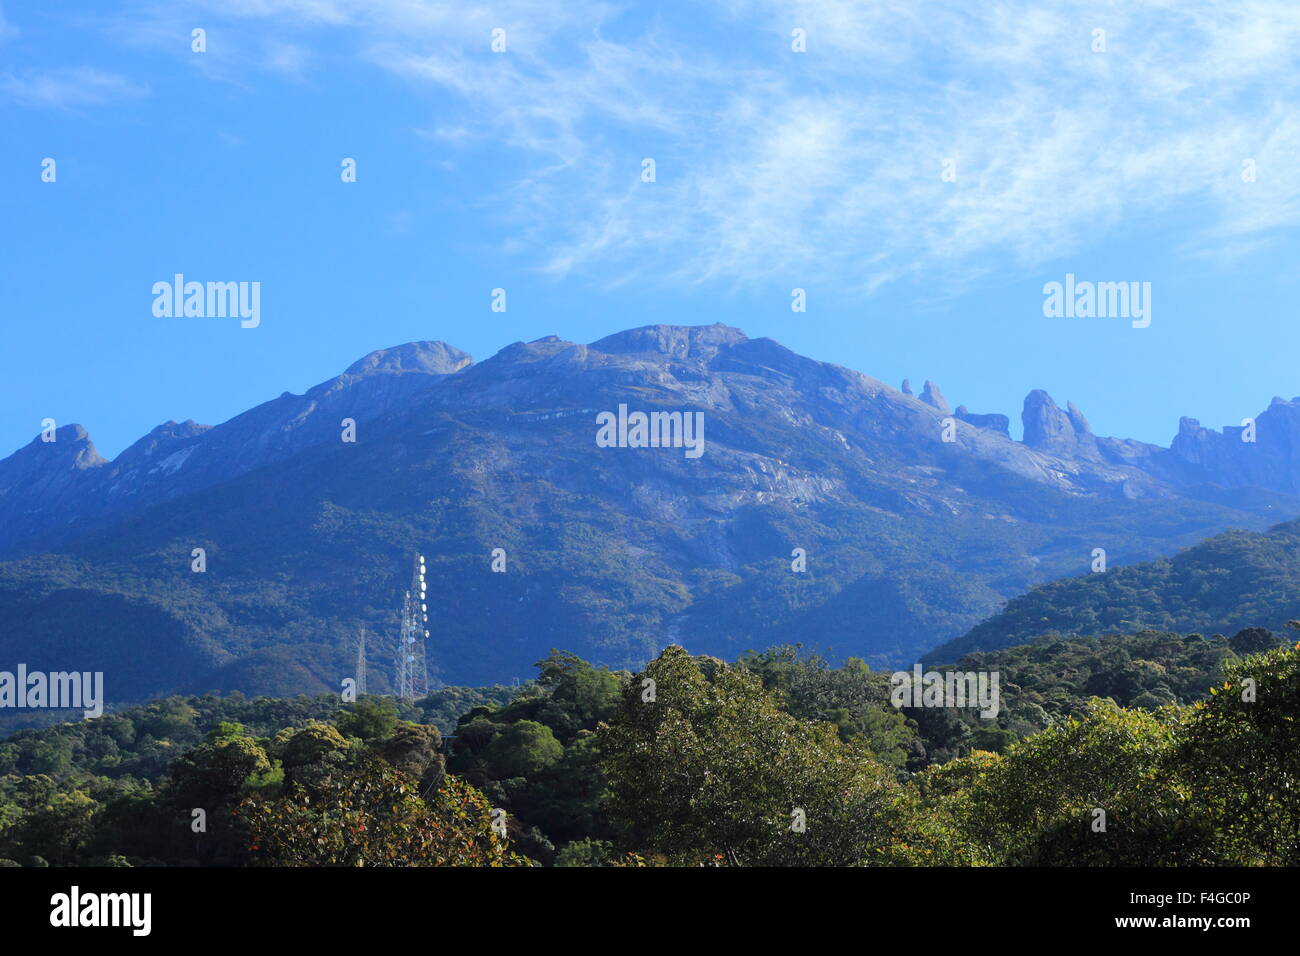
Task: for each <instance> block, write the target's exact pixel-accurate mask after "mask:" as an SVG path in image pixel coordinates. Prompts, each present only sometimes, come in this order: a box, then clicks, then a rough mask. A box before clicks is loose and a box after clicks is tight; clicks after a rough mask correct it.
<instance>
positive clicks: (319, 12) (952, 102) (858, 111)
mask: <svg viewBox="0 0 1300 956" xmlns="http://www.w3.org/2000/svg"><path fill="white" fill-rule="evenodd" d="M199 6H200V7H202V6H203V5H199ZM210 9H211V11H212V14H213V15H214V16H215V15H218V11H219V12H220V15H221V16H224V17H233V18H234V20H233V22H239V21H243V20H250V19H255V20H256V21H257V24H258V26H257V29H258V31H260V32H264V33H267V34H268V35H271V36H276V37H277V38H278V42H283V43H285V44H291V45H292V48H294V49H300V48H301V49H305V48H307V47H308V46H309V44H310V43H311V42H312V39H313V38H316V37H318V36H319V35H320V34H321V31H322V30H326V31H328V30H334V31H337V32H339V33H341V34H342V35H343V36H345V37H347V38H348V42H349V43H350V45H351V48H352V49H353V50H354V51H355V53H356V55H358V56H361V57H363V58H365V59H367V60H369V61H370V62H372V63H374V64H375V65H376V66H377V67H379V68H381V69H383V70H386V71H389V72H391V73H392V74H394V75H396V76H399V77H402V78H404V79H405V80H406V81H408V82H410V83H412V84H414V85H416V86H417V87H418V86H425V87H428V88H429V89H431V90H437V91H438V92H439V93H440V94H442V95H443V96H446V95H448V94H449V95H450V96H451V97H452V98H453V99H454V101H455V102H457V103H459V107H458V110H457V111H453V113H452V114H451V115H441V114H440V115H439V118H438V123H437V126H436V129H437V130H438V131H439V132H438V133H437V134H436V135H437V136H439V137H440V138H441V139H442V140H443V141H444V142H445V143H446V144H447V148H449V149H456V148H474V147H476V146H480V147H481V146H482V145H483V144H485V143H486V144H489V145H491V146H493V147H500V148H508V149H510V150H512V151H515V152H516V153H517V154H518V155H519V156H520V157H521V158H522V159H523V160H524V162H523V163H522V164H521V165H522V167H523V172H521V173H519V175H518V176H517V178H516V179H514V180H512V181H510V182H501V183H496V184H493V185H494V188H493V190H492V193H493V196H494V202H495V204H496V206H497V208H498V209H499V210H500V211H501V213H502V215H503V216H504V217H506V218H507V219H508V221H509V222H510V223H511V224H512V227H513V229H512V239H511V241H510V245H509V248H511V249H513V250H517V251H519V252H520V253H521V254H528V253H529V252H530V251H531V254H532V255H534V256H535V257H536V264H537V265H538V267H539V268H541V269H544V270H547V271H550V272H553V273H556V274H564V273H567V272H570V271H574V270H590V271H592V272H593V273H595V272H599V273H601V274H603V275H613V276H616V277H619V278H627V277H630V276H647V277H657V278H660V279H664V278H667V279H671V280H673V281H677V282H704V281H722V282H733V283H734V282H748V281H754V280H764V279H768V278H771V277H773V276H774V275H781V276H786V275H789V276H791V277H792V278H794V277H801V278H803V279H804V280H805V281H814V280H817V279H830V280H833V281H835V282H837V283H838V284H839V285H840V286H841V287H856V288H860V289H863V290H869V289H872V288H875V287H878V286H880V285H882V284H885V283H888V282H891V281H895V280H898V279H900V278H904V277H907V276H909V275H916V274H922V275H930V274H935V273H937V272H942V273H943V274H944V275H945V276H962V275H966V276H972V275H976V274H978V273H979V272H980V271H981V270H982V269H984V268H986V267H987V266H988V264H989V263H990V262H991V261H993V259H994V258H995V257H996V258H997V259H998V261H1005V260H1006V259H1008V258H1009V259H1010V260H1011V261H1015V262H1019V263H1020V264H1021V265H1022V266H1023V267H1025V268H1030V267H1032V266H1033V265H1035V264H1037V263H1041V262H1043V261H1046V260H1048V259H1050V258H1055V257H1058V256H1061V255H1066V254H1071V253H1075V252H1079V251H1083V250H1087V249H1089V248H1093V247H1096V246H1100V245H1101V244H1103V243H1104V242H1106V241H1107V239H1108V238H1110V237H1113V236H1114V235H1116V234H1117V233H1118V232H1120V231H1121V230H1123V229H1125V228H1126V227H1127V226H1129V225H1131V224H1133V223H1149V222H1151V221H1153V220H1156V219H1158V217H1161V216H1172V215H1179V216H1182V215H1184V214H1190V216H1189V221H1192V222H1195V223H1199V228H1198V229H1197V230H1196V231H1194V232H1192V233H1189V234H1188V236H1187V239H1186V242H1185V250H1184V251H1185V252H1188V253H1192V254H1204V253H1206V252H1207V251H1208V250H1215V249H1220V248H1223V247H1228V248H1229V250H1230V251H1231V249H1233V248H1235V249H1237V250H1241V249H1246V248H1253V247H1254V245H1255V244H1257V243H1259V242H1261V241H1265V240H1266V239H1267V237H1268V236H1269V235H1270V234H1272V233H1275V232H1277V231H1279V230H1286V229H1293V228H1295V226H1296V225H1297V224H1300V164H1296V163H1295V162H1294V159H1293V157H1294V156H1296V155H1297V154H1300V119H1297V117H1300V110H1298V109H1297V107H1300V70H1297V69H1296V66H1297V62H1296V61H1297V50H1298V49H1300V6H1297V5H1296V4H1295V3H1294V2H1293V0H1242V2H1239V3H1236V4H1233V5H1223V4H1221V3H1218V2H1216V0H1129V2H1105V0H1101V2H1083V0H1061V2H1057V3H1054V4H1051V5H1050V6H1049V5H1043V4H1041V3H1038V2H1035V0H992V2H990V3H987V4H971V3H968V2H940V0H931V2H923V0H873V2H871V3H861V2H857V0H793V2H776V0H731V2H729V3H726V4H724V5H722V6H720V7H716V8H712V11H713V12H708V9H706V8H704V7H700V8H696V10H695V11H694V12H692V13H690V14H689V16H682V17H680V18H678V19H674V18H673V17H672V16H669V15H662V16H659V15H651V16H646V15H644V13H643V12H642V11H635V15H629V9H630V8H627V7H623V6H616V5H612V4H604V3H589V2H582V0H576V2H572V3H566V4H555V3H553V2H550V0H546V2H542V0H506V2H500V3H492V4H475V3H466V4H454V5H453V4H429V3H423V2H416V0H233V2H232V0H226V2H223V3H222V4H220V5H219V6H211V7H210ZM497 27H501V28H504V29H505V30H506V35H507V42H508V52H507V53H506V54H502V55H494V54H492V53H491V52H490V51H489V38H490V32H491V30H492V29H494V28H497ZM796 27H797V28H801V29H803V30H805V31H806V34H807V43H808V49H807V52H806V53H794V52H792V51H791V49H790V35H791V30H792V29H794V28H796ZM1095 30H1104V31H1105V52H1094V50H1093V44H1094V31H1095ZM643 156H653V157H654V158H655V159H656V160H657V162H658V182H656V183H654V184H643V183H641V182H640V181H639V173H640V163H641V159H642V157H643ZM949 158H951V159H953V160H954V161H955V163H956V170H957V178H956V181H955V182H944V181H942V180H941V178H940V172H941V166H942V163H943V161H944V160H945V159H949ZM1246 159H1252V160H1254V161H1255V164H1256V168H1257V170H1258V175H1257V179H1256V181H1255V182H1250V183H1247V182H1243V180H1242V176H1241V170H1242V162H1243V161H1244V160H1246Z"/></svg>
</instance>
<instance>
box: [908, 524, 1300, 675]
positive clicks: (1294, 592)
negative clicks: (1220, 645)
mask: <svg viewBox="0 0 1300 956" xmlns="http://www.w3.org/2000/svg"><path fill="white" fill-rule="evenodd" d="M1296 619H1300V521H1289V522H1286V523H1283V524H1280V525H1277V526H1276V527H1273V528H1270V529H1269V530H1268V531H1267V532H1264V533H1259V532H1253V531H1240V530H1236V531H1227V532H1224V533H1223V534H1220V535H1216V536H1215V537H1213V538H1210V539H1209V540H1207V541H1204V542H1202V543H1200V544H1198V545H1195V546H1194V547H1191V548H1188V549H1186V550H1185V551H1182V552H1180V553H1178V554H1176V555H1174V556H1173V557H1172V558H1160V559H1157V560H1155V561H1150V562H1146V563H1143V564H1136V565H1132V566H1129V567H1113V568H1109V569H1108V570H1107V571H1105V572H1104V573H1097V574H1085V575H1083V576H1080V577H1074V578H1066V579H1064V580H1061V581H1053V582H1051V583H1049V584H1044V585H1041V586H1039V587H1036V588H1034V589H1033V590H1031V591H1029V592H1028V593H1027V594H1024V595H1021V596H1020V597H1017V598H1015V599H1013V600H1012V601H1010V602H1009V603H1008V604H1007V606H1006V608H1005V609H1004V610H1003V611H1002V612H1001V613H999V614H997V615H995V616H994V617H992V618H990V619H989V620H987V621H984V622H982V623H981V624H979V625H978V626H976V627H975V628H973V629H972V630H971V631H970V632H969V633H967V634H965V635H963V636H962V637H960V638H958V639H957V640H954V641H950V642H948V643H947V644H944V645H943V646H941V647H939V648H936V649H935V650H934V651H932V652H930V653H929V654H927V655H926V657H927V659H930V660H944V661H947V660H953V659H955V658H957V657H959V656H961V655H962V654H966V653H970V652H972V651H990V650H996V649H998V648H1003V647H1010V646H1013V645H1017V644H1024V643H1027V642H1029V641H1030V640H1033V639H1034V638H1037V637H1040V636H1042V635H1046V634H1060V635H1064V636H1089V635H1097V634H1107V633H1118V634H1133V633H1136V632H1138V631H1141V630H1144V629H1152V630H1164V631H1179V632H1183V633H1186V632H1194V633H1200V634H1205V635H1210V634H1215V633H1220V634H1233V633H1235V632H1237V631H1239V630H1241V629H1243V628H1246V627H1251V626H1260V627H1266V628H1269V629H1271V630H1273V631H1279V632H1280V631H1282V630H1283V629H1284V628H1285V626H1286V623H1287V622H1288V621H1291V620H1296Z"/></svg>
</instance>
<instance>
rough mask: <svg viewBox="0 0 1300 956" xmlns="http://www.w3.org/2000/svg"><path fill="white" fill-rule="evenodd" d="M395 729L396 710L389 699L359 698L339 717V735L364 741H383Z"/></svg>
mask: <svg viewBox="0 0 1300 956" xmlns="http://www.w3.org/2000/svg"><path fill="white" fill-rule="evenodd" d="M396 727H397V708H396V706H395V705H394V703H393V700H392V698H390V697H361V698H358V699H357V700H356V701H354V702H353V703H351V704H349V705H348V706H347V707H346V708H344V710H343V713H342V714H340V715H339V719H338V728H339V733H341V734H343V736H345V737H359V738H360V739H362V740H364V741H367V742H369V741H371V740H384V739H387V738H388V737H390V736H392V733H393V731H394V730H395V729H396Z"/></svg>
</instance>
